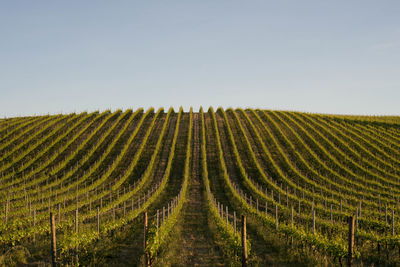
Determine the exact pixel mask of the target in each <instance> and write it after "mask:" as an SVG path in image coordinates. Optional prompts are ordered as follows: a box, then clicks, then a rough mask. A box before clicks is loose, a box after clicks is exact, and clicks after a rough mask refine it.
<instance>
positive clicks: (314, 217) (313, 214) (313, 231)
mask: <svg viewBox="0 0 400 267" xmlns="http://www.w3.org/2000/svg"><path fill="white" fill-rule="evenodd" d="M313 235H315V210H314V209H313Z"/></svg>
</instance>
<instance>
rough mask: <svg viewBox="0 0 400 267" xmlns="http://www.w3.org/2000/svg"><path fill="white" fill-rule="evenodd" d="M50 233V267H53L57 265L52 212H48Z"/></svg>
mask: <svg viewBox="0 0 400 267" xmlns="http://www.w3.org/2000/svg"><path fill="white" fill-rule="evenodd" d="M50 232H51V265H52V266H53V267H55V266H56V264H57V260H56V259H57V247H56V223H55V221H54V214H53V213H52V212H50Z"/></svg>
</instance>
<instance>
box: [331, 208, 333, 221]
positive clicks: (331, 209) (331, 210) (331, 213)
mask: <svg viewBox="0 0 400 267" xmlns="http://www.w3.org/2000/svg"><path fill="white" fill-rule="evenodd" d="M331 223H333V214H332V204H331Z"/></svg>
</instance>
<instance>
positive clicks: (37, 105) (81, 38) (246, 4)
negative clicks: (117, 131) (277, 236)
mask: <svg viewBox="0 0 400 267" xmlns="http://www.w3.org/2000/svg"><path fill="white" fill-rule="evenodd" d="M399 14H400V1H368V0H359V1H351V0H346V1H339V0H335V1H333V0H332V1H321V0H315V1H307V0H305V1H297V0H293V1H285V0H283V1H232V0H229V1H222V0H220V1H218V0H217V1H216V0H213V1H40V0H38V1H28V0H27V1H2V2H1V3H0V117H4V116H18V115H32V114H47V113H59V112H63V113H68V112H74V111H75V112H80V111H84V110H88V111H94V110H105V109H108V108H110V109H112V110H115V109H117V108H122V109H126V108H133V109H136V108H138V107H145V108H147V107H150V106H154V107H160V106H163V107H170V106H173V107H174V108H178V107H179V106H183V107H184V108H185V110H187V109H188V108H189V107H190V106H193V107H194V108H195V109H196V110H197V109H198V108H199V106H203V107H208V106H214V107H218V106H223V107H253V108H268V109H280V110H298V111H307V112H319V113H340V114H373V115H383V114H392V115H400V105H399V99H400V16H399Z"/></svg>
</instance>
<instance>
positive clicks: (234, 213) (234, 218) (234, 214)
mask: <svg viewBox="0 0 400 267" xmlns="http://www.w3.org/2000/svg"><path fill="white" fill-rule="evenodd" d="M233 233H234V234H236V211H233Z"/></svg>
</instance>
